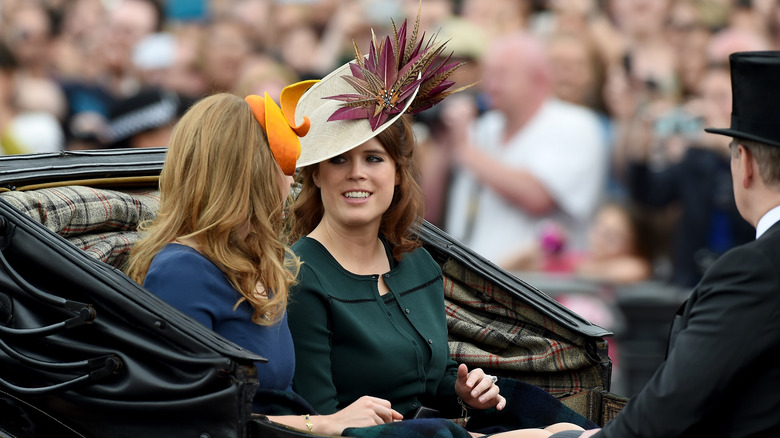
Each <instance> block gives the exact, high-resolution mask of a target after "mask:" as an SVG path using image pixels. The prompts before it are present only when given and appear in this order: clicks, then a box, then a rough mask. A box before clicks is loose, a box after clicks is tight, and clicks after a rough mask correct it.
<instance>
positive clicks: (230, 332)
mask: <svg viewBox="0 0 780 438" xmlns="http://www.w3.org/2000/svg"><path fill="white" fill-rule="evenodd" d="M143 285H144V287H146V288H147V289H148V290H149V291H151V292H152V293H153V294H155V295H157V296H158V297H160V298H162V299H163V300H165V301H166V302H168V303H169V304H171V305H172V306H173V307H176V308H177V309H179V310H181V311H182V312H184V313H186V314H187V315H189V316H190V317H192V318H194V319H195V320H197V321H198V322H200V323H201V324H203V325H204V326H206V327H208V328H210V329H212V330H214V331H215V332H217V333H218V334H220V335H221V336H223V337H224V338H226V339H228V340H230V341H232V342H234V343H235V344H237V345H239V346H241V347H243V348H245V349H247V350H249V351H251V352H253V353H256V354H259V355H261V356H263V357H265V358H267V359H268V362H267V363H257V374H258V380H259V381H260V387H259V388H258V391H261V390H277V391H292V379H293V373H294V371H295V351H294V349H293V342H292V336H291V335H290V328H289V327H288V325H287V314H286V313H285V315H284V317H283V319H282V320H281V321H280V322H279V323H277V324H275V325H273V326H261V325H257V324H255V323H254V322H252V307H251V306H250V305H249V303H247V302H246V301H244V302H242V303H241V305H239V306H238V308H236V309H235V310H234V309H233V308H234V307H235V304H236V302H237V301H238V300H239V298H240V297H241V295H240V293H239V292H238V291H237V290H235V289H234V288H233V286H231V284H230V282H228V280H227V278H226V277H225V275H224V274H223V273H222V271H221V270H220V269H219V268H218V267H217V266H216V265H214V264H213V263H212V262H211V261H209V259H207V258H206V257H204V256H203V255H201V254H200V253H199V252H197V251H195V250H194V249H192V248H190V247H189V246H186V245H179V244H175V243H171V244H168V245H166V246H165V247H164V248H163V249H162V250H161V251H160V252H159V253H158V254H157V255H156V256H155V257H154V259H152V263H151V265H150V266H149V272H148V273H147V274H146V278H145V279H144V284H143Z"/></svg>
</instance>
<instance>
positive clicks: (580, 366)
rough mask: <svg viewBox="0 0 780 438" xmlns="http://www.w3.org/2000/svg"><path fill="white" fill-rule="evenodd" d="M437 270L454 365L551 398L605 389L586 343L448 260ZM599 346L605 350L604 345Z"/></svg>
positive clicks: (504, 291)
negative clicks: (441, 278)
mask: <svg viewBox="0 0 780 438" xmlns="http://www.w3.org/2000/svg"><path fill="white" fill-rule="evenodd" d="M442 270H443V272H444V275H445V280H444V294H445V303H446V309H445V311H446V316H447V325H448V328H449V336H450V339H449V341H450V342H449V345H450V354H451V355H452V357H453V359H455V361H456V362H458V363H465V364H467V365H469V367H470V368H471V367H480V368H483V369H486V370H490V372H491V373H493V374H497V375H504V376H510V377H514V378H517V379H519V380H522V381H524V382H528V383H531V384H534V385H536V386H539V387H541V388H543V389H544V390H546V391H547V392H549V393H550V394H553V395H555V396H557V397H563V396H567V395H571V394H575V393H578V392H580V391H582V390H583V389H587V388H595V387H597V386H601V387H605V386H606V382H605V381H604V375H603V374H604V373H603V370H602V368H601V366H600V365H599V361H598V360H597V359H596V358H593V357H592V355H590V354H588V351H587V349H586V344H587V340H586V338H584V337H583V336H581V335H579V334H577V333H574V332H572V331H571V330H569V329H567V328H566V327H564V326H561V325H559V324H557V323H556V322H555V321H553V320H552V319H550V318H548V317H546V316H544V315H543V314H542V313H541V312H539V311H538V310H536V309H534V308H532V307H530V306H528V305H527V304H526V303H525V302H523V301H521V300H520V299H519V298H518V297H516V296H515V295H513V294H512V293H510V292H508V291H506V290H504V289H501V288H498V287H496V286H495V285H494V284H492V283H490V282H489V281H487V280H486V279H485V277H484V276H482V275H480V274H479V273H478V272H473V271H471V270H469V269H467V268H465V267H464V266H463V265H461V264H459V263H456V262H454V261H453V260H449V261H447V262H446V263H445V264H444V266H443V267H442ZM600 342H601V343H602V344H603V345H602V346H603V347H604V348H606V341H600Z"/></svg>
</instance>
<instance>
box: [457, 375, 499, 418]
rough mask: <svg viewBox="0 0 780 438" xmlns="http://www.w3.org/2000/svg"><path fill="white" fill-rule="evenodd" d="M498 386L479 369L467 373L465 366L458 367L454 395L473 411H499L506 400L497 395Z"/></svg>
mask: <svg viewBox="0 0 780 438" xmlns="http://www.w3.org/2000/svg"><path fill="white" fill-rule="evenodd" d="M498 391H499V389H498V385H496V384H495V382H493V377H492V376H489V375H487V374H485V372H484V371H482V370H481V369H480V368H475V369H473V370H471V372H469V370H468V367H467V366H466V365H465V364H460V366H459V367H458V380H456V381H455V393H456V394H457V395H458V397H460V398H461V400H463V402H464V403H466V404H467V405H469V406H471V407H472V408H475V409H488V408H492V407H495V408H496V409H498V410H499V411H500V410H501V409H504V406H506V399H505V398H504V397H503V396H501V395H500V394H499V393H498Z"/></svg>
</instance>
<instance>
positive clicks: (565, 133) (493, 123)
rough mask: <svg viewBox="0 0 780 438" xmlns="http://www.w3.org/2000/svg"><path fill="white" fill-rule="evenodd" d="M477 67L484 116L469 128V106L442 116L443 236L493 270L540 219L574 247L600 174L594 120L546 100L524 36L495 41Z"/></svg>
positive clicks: (539, 61)
mask: <svg viewBox="0 0 780 438" xmlns="http://www.w3.org/2000/svg"><path fill="white" fill-rule="evenodd" d="M482 68H483V71H482V81H481V82H480V86H481V87H483V89H484V91H485V93H486V94H487V96H488V97H489V105H490V109H491V111H488V112H487V113H485V114H484V115H483V116H481V117H480V118H479V119H478V120H474V117H475V116H476V111H475V110H474V108H473V103H472V108H469V107H468V106H467V104H468V102H466V101H465V99H458V100H457V101H455V102H463V103H464V105H461V107H460V108H458V107H456V106H453V105H452V104H451V105H449V106H448V107H447V109H446V111H447V114H444V115H443V119H444V120H445V123H447V124H448V126H449V128H450V129H451V130H452V132H453V133H454V134H453V135H452V137H451V139H452V143H451V144H450V147H451V148H452V152H451V156H452V159H453V165H454V166H455V169H454V180H453V183H452V185H451V186H450V192H449V199H448V206H447V216H446V222H445V227H446V229H447V231H448V232H449V233H451V234H452V235H453V236H454V237H455V238H456V239H459V240H460V241H462V242H464V243H465V244H466V245H467V246H469V247H471V248H472V249H474V250H475V251H476V252H478V253H479V254H481V255H482V256H484V257H486V258H487V259H489V260H492V261H494V262H496V263H497V264H499V265H501V264H502V263H503V262H504V259H505V257H507V255H508V254H510V253H511V252H513V251H516V250H517V248H521V247H525V246H528V245H529V244H531V243H532V241H533V240H534V239H535V236H536V233H537V228H538V225H539V224H541V223H543V222H544V221H545V220H555V221H557V222H559V223H561V224H563V225H564V226H565V227H566V228H567V229H568V230H569V233H570V234H569V236H570V242H571V245H572V247H574V248H582V246H583V245H584V242H585V230H586V228H587V224H588V222H589V220H590V217H591V215H592V214H593V213H594V212H595V209H596V207H597V205H598V202H599V201H600V199H601V196H602V193H603V185H604V177H605V171H606V152H605V150H606V145H605V139H604V136H603V131H602V128H601V126H600V125H599V122H598V119H597V117H596V116H595V114H594V113H593V112H592V111H590V110H589V109H587V108H585V107H581V106H577V105H573V104H571V103H568V102H563V101H561V100H558V99H555V98H554V97H553V96H552V73H551V67H550V65H549V60H548V58H547V55H546V53H545V52H544V46H543V45H542V44H541V42H540V41H539V40H538V39H536V38H534V37H533V36H531V35H529V34H525V33H518V34H514V35H511V36H508V37H505V38H502V39H499V40H496V41H495V42H493V43H492V45H491V46H490V47H489V48H488V49H487V51H486V53H485V56H484V57H483V60H482ZM455 102H453V103H455ZM472 127H473V130H472Z"/></svg>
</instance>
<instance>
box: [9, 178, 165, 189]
mask: <svg viewBox="0 0 780 438" xmlns="http://www.w3.org/2000/svg"><path fill="white" fill-rule="evenodd" d="M159 180H160V177H159V176H122V177H118V178H92V179H79V180H68V181H53V182H48V183H40V184H30V185H26V186H19V187H14V188H8V187H0V193H2V192H10V191H12V190H16V191H20V192H23V191H27V190H38V189H48V188H52V187H65V186H92V187H96V186H128V185H136V184H144V185H148V184H151V183H155V184H156V183H157V182H158V181H159Z"/></svg>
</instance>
